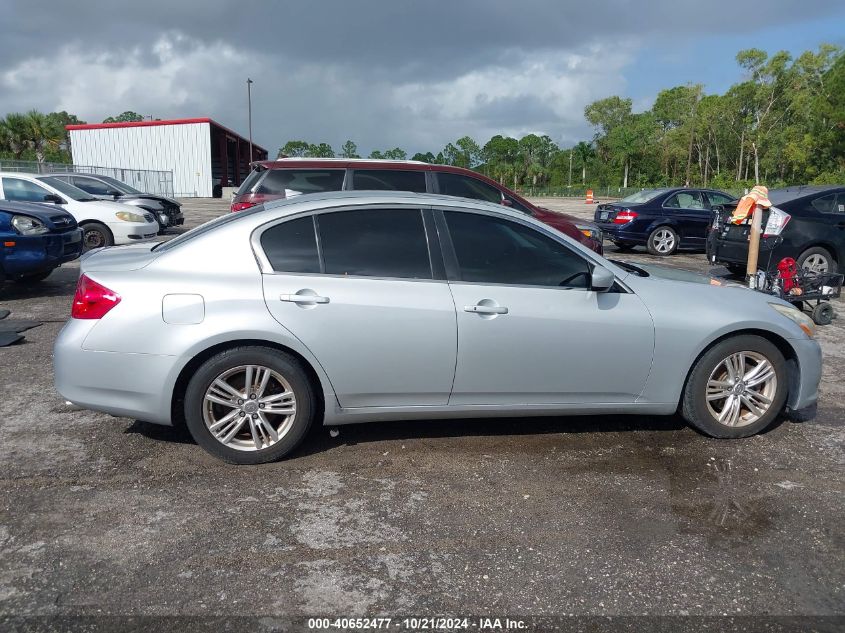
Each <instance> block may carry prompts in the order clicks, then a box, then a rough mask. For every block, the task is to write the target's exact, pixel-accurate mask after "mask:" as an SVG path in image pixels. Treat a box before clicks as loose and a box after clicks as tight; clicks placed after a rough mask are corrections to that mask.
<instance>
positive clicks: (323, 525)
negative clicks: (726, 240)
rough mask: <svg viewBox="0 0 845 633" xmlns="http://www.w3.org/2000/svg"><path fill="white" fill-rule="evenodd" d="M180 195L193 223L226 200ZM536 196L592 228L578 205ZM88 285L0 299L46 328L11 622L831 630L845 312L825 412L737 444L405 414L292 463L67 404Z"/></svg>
mask: <svg viewBox="0 0 845 633" xmlns="http://www.w3.org/2000/svg"><path fill="white" fill-rule="evenodd" d="M185 202H186V206H185V215H186V218H187V222H188V224H189V225H190V226H195V225H197V224H199V223H200V222H202V221H204V220H206V219H209V218H211V217H214V216H215V215H217V214H219V213H222V212H223V211H225V209H226V205H225V203H223V204H221V201H219V200H218V201H214V200H188V201H185ZM541 202H542V204H544V205H546V206H550V207H552V208H555V209H558V210H567V211H569V212H575V213H578V214H582V215H584V216H585V217H591V215H592V209H593V207H590V206H587V205H585V204H584V203H583V201H580V200H579V201H567V200H560V199H544V200H542V201H541ZM608 250H609V251H612V250H613V249H612V247H611V248H609V249H608ZM625 257H626V258H628V259H631V260H632V261H633V260H655V259H656V258H652V257H650V256H648V255H646V254H645V253H644V251H643V252H637V253H634V254H626V256H625ZM660 261H661V263H666V264H670V265H673V266H679V267H683V268H688V269H690V270H698V271H707V270H709V267H708V265H707V263H706V262H705V259H704V256H703V255H702V254H700V253H694V254H682V255H678V256H675V257H672V258H670V259H669V260H662V259H661V260H660ZM713 272H714V273H715V274H719V273H722V274H724V273H725V271H724V270H723V269H716V270H714V271H713ZM77 275H78V265H67V266H65V267H63V268H62V269H60V270H58V271H56V272H55V273H54V274H53V275H51V276H50V277H49V278H48V279H47V280H46V281H45V282H44V283H42V284H41V285H40V286H38V287H35V288H30V289H25V288H22V287H19V286H12V285H11V284H9V285H7V287H6V288H5V289H4V294H3V295H2V297H0V307H5V308H8V309H10V310H12V315H11V317H9V318H10V319H38V320H41V321H43V322H44V324H43V325H42V326H41V327H38V328H36V329H33V330H30V331H28V332H27V333H26V340H25V342H24V343H23V344H19V345H16V346H14V347H12V348H5V349H0V394H2V397H0V443H2V448H3V450H2V453H1V454H0V460H2V478H0V617H5V618H9V617H11V616H38V615H40V616H60V615H73V616H80V615H81V616H97V617H95V618H94V620H93V621H94V622H95V623H96V622H104V621H105V620H97V618H99V617H102V616H105V615H122V616H125V615H135V616H140V615H152V616H165V615H189V616H236V615H262V616H273V615H275V616H282V615H302V614H306V615H314V614H323V615H331V616H350V615H370V616H373V615H378V614H382V615H388V616H395V617H396V616H401V615H451V614H464V615H470V614H473V615H490V616H498V617H504V616H506V615H511V616H513V615H522V616H528V615H534V616H540V615H567V614H575V615H645V614H649V615H670V614H671V615H687V614H690V615H722V614H727V615H734V616H748V615H757V616H759V615H771V616H787V615H790V616H807V615H823V616H839V619H830V620H823V621H822V623H823V626H822V625H820V626H822V628H823V629H824V627H831V626H832V627H836V626H841V625H843V620H842V616H843V615H845V539H843V525H845V511H843V499H845V494H843V493H845V487H844V486H843V482H845V452H843V445H845V411H844V410H843V396H845V389H844V388H843V384H842V380H841V376H842V375H843V373H845V346H843V341H845V326H843V320H842V319H839V320H836V321H834V323H833V324H832V325H830V326H827V327H824V328H820V332H819V339H820V340H821V343H822V346H823V348H824V355H825V363H826V364H825V370H824V377H823V382H822V387H821V393H822V396H821V401H820V405H819V412H818V417H817V418H816V419H815V420H814V421H812V422H806V423H802V424H798V423H791V422H785V423H783V424H781V425H780V426H779V427H777V428H775V429H773V430H771V431H770V432H769V433H767V434H765V435H762V436H758V437H753V438H750V439H746V440H738V441H716V440H711V439H708V438H705V437H702V436H701V435H699V434H697V433H696V432H694V431H692V430H690V429H689V428H687V427H686V426H685V425H684V424H683V422H682V421H681V420H680V419H679V418H650V417H623V416H617V417H613V416H607V417H592V418H553V419H506V420H473V421H449V422H397V423H379V424H365V425H360V426H349V427H343V428H342V429H341V431H340V435H339V436H338V437H335V438H332V437H330V436H329V433H328V430H327V429H325V428H316V429H314V430H313V432H312V433H311V435H310V436H309V438H308V439H307V441H306V442H305V444H304V446H303V447H302V448H301V449H300V450H299V451H298V452H297V453H296V454H295V456H294V457H293V458H291V459H288V460H286V461H284V462H281V463H276V464H270V465H265V466H260V467H234V466H228V465H225V464H223V463H220V462H218V461H216V460H214V459H213V458H212V457H210V456H208V455H206V454H205V453H204V452H203V451H202V450H201V449H199V448H198V447H197V446H196V445H194V444H193V443H192V441H191V439H190V437H189V436H188V435H187V434H186V433H185V432H184V431H181V430H179V429H173V428H166V427H157V426H152V425H148V424H145V423H143V422H139V421H135V420H129V419H121V418H112V417H109V416H107V415H104V414H100V413H93V412H89V411H71V410H69V409H68V407H66V406H65V404H64V403H63V401H62V399H61V398H60V397H59V396H58V394H57V393H56V392H55V391H54V389H53V385H52V371H51V348H52V344H53V340H54V338H55V336H56V334H57V333H58V331H59V329H60V328H61V327H62V323H63V322H64V321H65V320H66V319H67V318H68V315H69V309H70V299H71V296H72V294H73V289H74V285H75V283H76V277H77ZM837 308H838V310H839V311H840V312H842V308H843V306H842V304H837ZM606 361H607V362H613V358H612V357H608V358H607V359H606ZM33 622H35V623H36V624H38V623H40V624H41V625H45V626H46V623H47V622H48V621H46V620H44V621H38V620H36V621H28V624H29V625H31V624H33ZM191 622H193V621H186V622H183V623H182V624H180V627H181V628H184V629H185V630H188V629H190V628H191V626H193V624H191ZM258 622H259V623H260V621H258ZM6 624H7V625H8V626H10V627H11V628H21V627H23V626H25V625H27V621H23V620H17V619H12V620H7V622H6ZM0 626H2V625H0ZM825 630H827V629H825ZM831 630H832V629H831Z"/></svg>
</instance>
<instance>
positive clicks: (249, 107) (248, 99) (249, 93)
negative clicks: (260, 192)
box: [238, 77, 254, 167]
mask: <svg viewBox="0 0 845 633" xmlns="http://www.w3.org/2000/svg"><path fill="white" fill-rule="evenodd" d="M253 83H254V82H253V81H252V79H250V78H249V77H247V78H246V102H247V111H248V115H249V160H248V161H247V167H248V166H249V163H251V162H252V84H253ZM238 160H240V159H238Z"/></svg>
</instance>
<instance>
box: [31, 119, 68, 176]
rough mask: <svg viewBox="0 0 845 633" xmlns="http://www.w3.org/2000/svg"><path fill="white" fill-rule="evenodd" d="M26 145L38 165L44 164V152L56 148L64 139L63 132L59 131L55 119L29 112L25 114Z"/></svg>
mask: <svg viewBox="0 0 845 633" xmlns="http://www.w3.org/2000/svg"><path fill="white" fill-rule="evenodd" d="M25 121H26V128H25V129H26V136H25V138H26V144H27V145H28V146H29V147H31V148H32V149H33V151H34V152H35V159H36V160H37V161H38V165H39V166H40V165H43V164H44V152H45V151H46V150H47V148H48V147H58V146H59V145H60V144H61V142H62V140H63V139H64V133H63V130H61V129H59V126H58V125H57V124H56V121H55V119H53V118H51V117H49V116H47V115H46V114H43V113H41V112H39V111H38V110H30V111H29V112H27V113H26V117H25Z"/></svg>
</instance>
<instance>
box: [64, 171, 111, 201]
mask: <svg viewBox="0 0 845 633" xmlns="http://www.w3.org/2000/svg"><path fill="white" fill-rule="evenodd" d="M73 184H74V185H76V186H77V187H79V188H80V189H82V190H83V191H85V192H87V193H90V194H92V195H95V196H108V195H111V194H110V193H109V192H110V191H113V190H114V188H113V187H111V186H110V185H107V184H106V183H104V182H100V181H99V180H96V179H94V178H86V177H85V176H74V177H73Z"/></svg>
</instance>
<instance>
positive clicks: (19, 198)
mask: <svg viewBox="0 0 845 633" xmlns="http://www.w3.org/2000/svg"><path fill="white" fill-rule="evenodd" d="M49 193H50V192H49V191H47V190H46V189H45V188H44V187H41V186H40V185H36V184H35V183H34V182H29V181H28V180H21V179H20V178H3V196H4V198H5V199H6V200H14V201H16V202H44V196H46V195H48V194H49Z"/></svg>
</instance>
